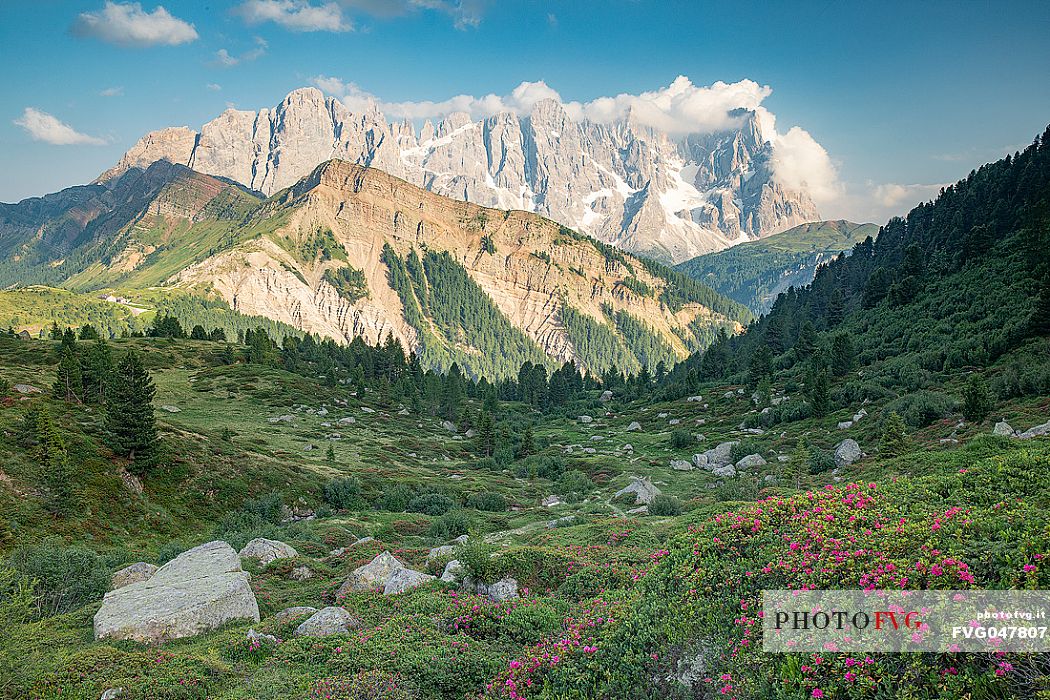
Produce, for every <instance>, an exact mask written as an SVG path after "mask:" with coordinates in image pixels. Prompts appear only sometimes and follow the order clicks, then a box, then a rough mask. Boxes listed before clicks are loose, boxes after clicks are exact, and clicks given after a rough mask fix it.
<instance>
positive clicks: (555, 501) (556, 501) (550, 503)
mask: <svg viewBox="0 0 1050 700" xmlns="http://www.w3.org/2000/svg"><path fill="white" fill-rule="evenodd" d="M560 504H561V498H559V497H558V496H555V495H554V494H551V495H550V496H547V497H546V498H544V499H543V500H542V501H540V505H541V506H543V507H544V508H552V507H554V506H557V505H560Z"/></svg>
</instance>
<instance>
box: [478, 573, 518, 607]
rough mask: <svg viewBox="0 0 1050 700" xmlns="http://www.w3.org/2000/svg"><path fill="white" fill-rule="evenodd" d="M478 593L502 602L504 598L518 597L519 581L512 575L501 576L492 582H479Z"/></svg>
mask: <svg viewBox="0 0 1050 700" xmlns="http://www.w3.org/2000/svg"><path fill="white" fill-rule="evenodd" d="M477 591H478V595H483V596H486V597H487V598H488V599H489V600H492V601H495V602H497V603H500V602H502V601H504V600H512V599H514V598H517V597H518V581H517V579H513V578H511V577H510V576H506V577H504V578H501V579H500V580H499V581H496V582H495V583H492V584H487V585H486V584H484V583H479V584H478V588H477Z"/></svg>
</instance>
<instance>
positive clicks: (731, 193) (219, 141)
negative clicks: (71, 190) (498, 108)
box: [98, 88, 819, 262]
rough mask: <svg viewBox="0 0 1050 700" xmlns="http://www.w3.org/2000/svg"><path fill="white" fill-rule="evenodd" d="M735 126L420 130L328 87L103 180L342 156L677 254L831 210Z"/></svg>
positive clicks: (142, 149)
mask: <svg viewBox="0 0 1050 700" xmlns="http://www.w3.org/2000/svg"><path fill="white" fill-rule="evenodd" d="M732 116H733V118H734V119H735V121H736V123H737V124H738V126H737V127H736V128H734V129H730V130H727V131H724V132H719V133H714V134H705V135H691V136H687V137H684V138H677V139H676V138H671V137H669V136H667V135H665V134H662V133H658V132H656V131H654V130H653V129H651V128H648V127H645V126H641V125H639V124H638V123H637V122H636V120H634V119H633V118H632V117H631V115H630V114H628V116H627V117H626V118H625V119H622V120H620V121H618V122H616V123H613V124H611V125H605V124H599V123H595V122H590V121H580V122H576V121H573V120H572V119H571V118H570V117H569V115H568V114H567V113H566V111H565V109H564V108H563V107H562V105H561V104H560V103H558V102H557V101H555V100H550V99H548V100H541V101H539V102H537V103H536V104H535V105H534V107H533V109H532V111H531V113H530V114H529V115H527V116H525V117H518V116H517V115H515V114H514V113H511V112H501V113H499V114H496V115H494V116H491V117H489V118H486V119H483V120H480V121H471V119H470V117H469V116H468V115H466V114H464V113H455V114H451V115H449V116H448V117H446V118H444V119H443V120H441V121H440V122H439V123H438V124H437V125H436V126H434V125H433V124H431V122H429V121H428V122H426V123H425V124H424V125H423V126H422V128H421V129H420V130H419V132H418V133H417V131H416V129H415V128H414V126H413V125H412V124H411V123H409V122H407V121H406V122H394V123H388V122H387V120H386V118H385V117H384V116H383V115H382V114H381V113H380V112H379V111H378V109H376V108H373V109H371V110H369V111H366V112H363V113H353V112H351V111H350V110H349V109H347V108H346V107H345V106H344V105H343V104H342V103H341V102H339V101H338V100H336V99H335V98H332V97H327V98H326V97H325V96H324V95H323V94H322V93H321V92H320V91H319V90H317V89H315V88H302V89H298V90H295V91H293V92H291V93H290V94H289V95H288V96H287V97H285V99H284V100H283V101H282V102H281V103H280V104H278V105H277V106H276V107H274V108H272V109H263V110H260V111H259V112H251V111H241V110H234V109H229V110H227V111H225V112H223V113H222V114H221V115H220V116H219V117H217V118H216V119H214V120H212V121H210V122H208V123H207V124H205V125H204V126H203V127H202V128H201V130H200V131H199V132H196V131H193V130H191V129H188V128H186V127H175V128H168V129H162V130H159V131H154V132H151V133H149V134H147V135H146V136H144V137H143V138H142V139H140V140H139V142H138V143H136V144H135V145H134V146H133V147H132V148H131V149H130V150H128V152H127V153H126V154H125V155H124V156H123V157H122V158H121V160H120V162H119V163H117V165H115V166H114V167H113V168H111V169H110V170H108V171H106V172H105V173H103V174H102V175H101V176H100V177H99V179H98V182H103V183H104V182H107V181H109V180H111V179H112V178H114V177H116V176H118V175H120V174H121V173H123V172H125V171H126V170H127V169H129V168H132V167H145V166H148V165H149V164H150V163H152V162H154V161H156V160H160V159H166V160H169V161H171V162H174V163H181V164H184V165H187V166H189V167H191V168H193V169H194V170H197V171H198V172H202V173H206V174H210V175H216V176H221V177H226V178H229V179H231V180H234V181H236V182H240V183H242V184H244V185H245V186H247V187H250V188H252V189H255V190H259V191H261V192H263V193H265V194H268V195H269V194H273V193H275V192H276V191H278V190H280V189H282V188H284V187H288V186H290V185H291V184H293V183H294V182H296V181H297V180H298V179H300V178H301V177H304V176H306V175H307V174H308V173H309V172H310V171H311V170H312V169H313V168H314V167H316V166H317V165H318V164H319V163H321V162H323V161H326V160H329V159H332V158H338V159H342V160H347V161H350V162H353V163H357V164H360V165H367V166H371V167H375V168H379V169H381V170H385V171H386V172H388V173H390V174H392V175H395V176H397V177H400V178H402V179H404V180H407V181H409V182H411V183H413V184H416V185H418V186H420V187H423V188H425V189H427V190H430V191H432V192H435V193H437V194H441V195H445V196H448V197H453V198H455V199H462V200H466V201H470V202H473V203H475V204H480V205H482V206H489V207H496V208H501V209H523V210H526V211H533V212H536V213H539V214H542V215H544V216H546V217H548V218H551V219H554V220H555V221H558V222H559V223H561V224H563V225H566V226H569V227H571V228H574V229H576V230H579V231H583V232H585V233H588V234H590V235H592V236H594V237H595V238H597V239H599V240H601V241H604V242H606V243H610V244H612V245H616V246H617V247H619V248H621V249H623V250H626V251H629V252H633V253H637V254H641V255H645V256H647V257H651V258H653V259H658V260H662V261H671V262H678V261H682V260H686V259H689V258H692V257H695V256H696V255H699V254H702V253H706V252H711V251H715V250H721V249H723V248H726V247H728V246H730V245H732V244H733V243H737V242H740V241H744V240H751V239H755V238H759V237H762V236H766V235H769V234H772V233H775V232H778V231H782V230H784V229H787V228H790V227H792V226H795V225H797V224H800V223H803V222H806V221H813V220H816V219H819V216H818V214H817V210H816V207H815V205H814V204H813V202H812V200H811V199H810V198H809V196H808V194H807V193H805V192H799V191H793V190H789V189H787V188H785V187H783V186H782V185H781V184H780V183H779V182H778V181H777V179H776V177H775V175H774V173H773V168H772V163H771V160H770V158H771V153H772V147H771V145H770V144H769V143H768V142H766V140H765V138H764V137H763V134H762V129H761V126H760V123H759V119H758V117H757V115H756V114H755V113H753V112H749V111H745V110H737V111H736V112H734V113H733V114H732Z"/></svg>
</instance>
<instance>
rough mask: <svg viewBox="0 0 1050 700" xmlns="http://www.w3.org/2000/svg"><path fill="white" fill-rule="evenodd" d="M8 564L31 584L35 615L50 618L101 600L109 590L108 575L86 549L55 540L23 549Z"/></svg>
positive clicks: (99, 559) (104, 567)
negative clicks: (68, 545)
mask: <svg viewBox="0 0 1050 700" xmlns="http://www.w3.org/2000/svg"><path fill="white" fill-rule="evenodd" d="M11 564H12V565H13V566H14V568H15V569H16V570H17V571H18V573H19V575H20V576H21V577H22V578H23V579H24V580H25V581H29V582H32V587H33V596H34V598H35V604H36V609H37V614H38V615H39V616H40V617H50V616H52V615H59V614H62V613H66V612H70V611H72V610H76V609H77V608H79V607H81V606H83V605H86V604H88V603H93V602H95V601H98V600H101V599H102V596H103V595H105V593H106V590H108V589H109V578H110V572H109V570H108V569H107V568H106V566H105V564H104V562H103V561H102V559H101V558H100V557H99V556H98V555H97V554H95V553H94V552H92V551H91V550H89V549H84V548H82V547H67V546H65V545H63V544H61V543H60V542H58V541H57V540H45V541H44V542H42V543H40V544H38V545H33V546H28V547H23V548H21V549H19V550H17V551H15V553H14V554H13V556H12V557H11Z"/></svg>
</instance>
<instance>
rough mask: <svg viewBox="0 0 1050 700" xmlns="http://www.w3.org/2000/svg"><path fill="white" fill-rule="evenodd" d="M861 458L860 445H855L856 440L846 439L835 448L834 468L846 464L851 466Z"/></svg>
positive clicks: (862, 454)
mask: <svg viewBox="0 0 1050 700" xmlns="http://www.w3.org/2000/svg"><path fill="white" fill-rule="evenodd" d="M863 456H864V453H863V452H861V450H860V445H858V444H857V441H856V440H853V439H850V438H847V439H846V440H843V441H842V442H840V443H839V444H838V445H836V446H835V466H836V467H844V466H846V465H848V464H853V463H854V462H856V461H857V460H858V459H860V458H861V457H863Z"/></svg>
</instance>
